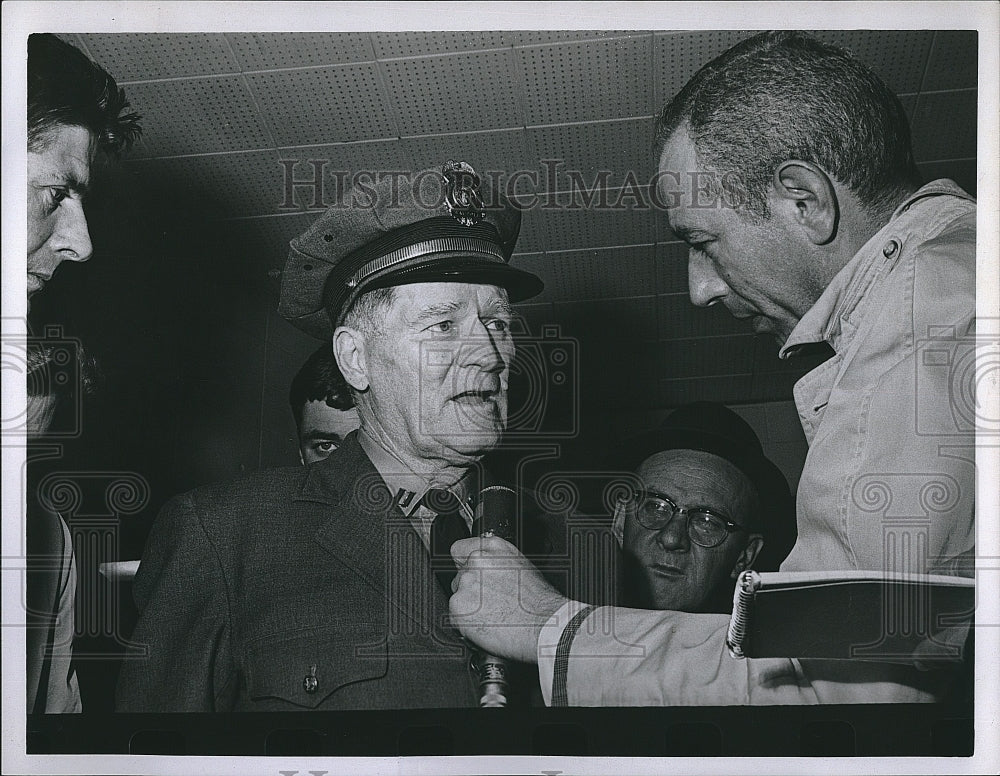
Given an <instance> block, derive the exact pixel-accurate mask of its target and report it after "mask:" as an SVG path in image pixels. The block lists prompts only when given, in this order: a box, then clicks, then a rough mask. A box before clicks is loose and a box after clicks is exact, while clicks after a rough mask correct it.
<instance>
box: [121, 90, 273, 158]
mask: <svg viewBox="0 0 1000 776" xmlns="http://www.w3.org/2000/svg"><path fill="white" fill-rule="evenodd" d="M127 94H128V98H129V101H130V102H131V103H132V106H133V107H134V108H135V110H136V111H138V112H139V113H140V114H142V116H143V117H144V118H143V121H142V130H143V131H142V140H141V141H140V142H139V143H138V144H137V145H136V146H135V148H134V149H133V151H132V152H131V153H132V154H133V155H134V156H175V155H181V154H197V153H210V152H213V151H240V150H251V149H253V150H256V149H261V148H267V147H269V146H270V145H271V141H270V137H269V135H268V133H267V130H266V128H265V125H264V122H263V119H262V118H261V116H260V114H259V113H258V112H257V107H256V106H255V105H254V102H253V99H252V98H251V96H250V93H249V92H248V91H247V88H246V86H245V84H244V83H243V79H242V78H241V77H240V76H224V77H220V78H197V79H190V80H180V81H156V82H150V83H136V84H131V85H129V87H128V89H127Z"/></svg>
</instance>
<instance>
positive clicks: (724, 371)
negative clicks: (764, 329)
mask: <svg viewBox="0 0 1000 776" xmlns="http://www.w3.org/2000/svg"><path fill="white" fill-rule="evenodd" d="M659 344H660V347H661V348H662V349H663V360H662V361H661V362H660V363H661V364H662V366H663V373H662V374H661V375H660V377H661V378H663V379H664V380H669V379H674V378H677V377H710V376H713V375H729V374H732V375H738V374H750V372H751V370H752V368H753V336H752V335H750V334H741V335H733V336H729V337H701V338H699V339H687V340H661V341H660V343H659Z"/></svg>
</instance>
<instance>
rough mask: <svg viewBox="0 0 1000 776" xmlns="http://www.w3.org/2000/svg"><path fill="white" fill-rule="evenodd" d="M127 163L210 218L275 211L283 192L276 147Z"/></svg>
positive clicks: (264, 213) (148, 179)
mask: <svg viewBox="0 0 1000 776" xmlns="http://www.w3.org/2000/svg"><path fill="white" fill-rule="evenodd" d="M128 166H129V167H131V168H133V169H134V170H135V171H136V173H137V174H138V175H140V176H142V177H144V179H145V180H147V181H156V182H157V185H164V184H169V185H170V186H171V188H172V189H173V190H175V191H178V192H184V193H185V195H186V196H187V198H188V201H187V202H186V205H187V206H189V207H190V206H193V205H194V204H195V203H197V205H198V206H199V207H201V208H204V213H205V215H206V217H208V218H212V219H216V218H238V217H241V216H251V215H267V214H273V213H277V212H278V209H279V206H280V205H281V203H282V199H283V197H284V191H283V184H282V168H281V165H279V164H278V152H277V151H252V152H249V153H236V154H209V155H206V156H184V157H177V158H174V159H141V160H140V159H137V160H135V161H131V162H128Z"/></svg>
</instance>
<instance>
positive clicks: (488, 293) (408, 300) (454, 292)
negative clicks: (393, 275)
mask: <svg viewBox="0 0 1000 776" xmlns="http://www.w3.org/2000/svg"><path fill="white" fill-rule="evenodd" d="M405 290H409V291H410V292H409V293H406V292H405ZM401 292H402V293H401ZM394 304H398V305H399V306H400V308H399V309H401V311H402V312H403V316H404V318H405V320H406V321H407V323H409V324H412V325H418V324H422V323H427V322H430V321H434V320H439V319H441V318H442V317H444V318H447V317H449V316H464V315H468V314H471V313H472V312H476V313H477V314H478V315H480V316H482V315H499V316H505V317H510V315H511V306H510V301H509V300H508V296H507V291H506V290H505V289H503V288H500V287H498V286H489V285H476V284H468V283H416V284H413V285H412V286H399V287H397V289H396V295H395V298H394Z"/></svg>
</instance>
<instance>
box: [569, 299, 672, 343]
mask: <svg viewBox="0 0 1000 776" xmlns="http://www.w3.org/2000/svg"><path fill="white" fill-rule="evenodd" d="M552 307H553V311H554V314H555V317H556V320H557V321H558V322H559V323H560V324H561V325H562V330H563V333H564V334H566V335H567V336H571V337H577V338H579V339H580V340H581V342H585V343H602V344H601V345H597V344H592V345H591V346H592V347H595V348H608V349H613V348H615V347H616V346H617V344H616V343H621V342H623V341H625V340H629V339H652V338H653V336H654V334H655V332H656V298H655V297H651V296H646V297H633V298H630V299H615V300H613V301H608V300H603V299H599V300H593V301H588V302H553V303H552Z"/></svg>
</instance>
